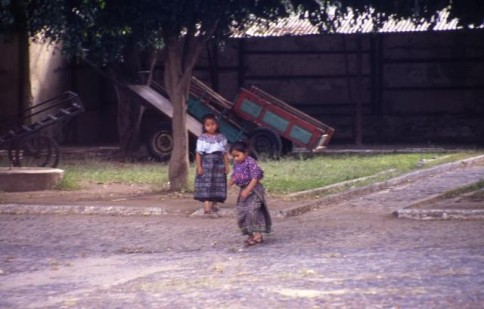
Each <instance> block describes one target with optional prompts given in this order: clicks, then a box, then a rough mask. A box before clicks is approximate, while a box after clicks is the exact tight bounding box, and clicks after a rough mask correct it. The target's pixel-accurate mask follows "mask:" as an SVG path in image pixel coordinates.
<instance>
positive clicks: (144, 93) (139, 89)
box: [128, 85, 202, 136]
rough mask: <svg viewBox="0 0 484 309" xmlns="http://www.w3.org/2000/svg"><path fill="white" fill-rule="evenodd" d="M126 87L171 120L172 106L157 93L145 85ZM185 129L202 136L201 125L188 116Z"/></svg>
mask: <svg viewBox="0 0 484 309" xmlns="http://www.w3.org/2000/svg"><path fill="white" fill-rule="evenodd" d="M128 87H129V89H131V90H132V91H133V92H134V93H136V94H137V95H139V96H140V97H141V98H143V99H144V100H145V101H146V102H148V103H149V104H151V105H152V106H153V107H155V108H156V109H157V110H159V111H160V112H162V113H163V114H165V115H166V116H168V117H170V118H173V105H172V104H171V102H170V100H168V99H167V98H166V97H164V96H163V95H161V94H160V93H159V92H158V91H156V90H154V89H153V88H151V87H150V86H147V85H128ZM187 129H188V131H189V132H190V133H192V134H193V135H195V136H200V135H201V134H202V124H201V123H200V122H198V120H196V119H195V118H193V117H192V116H190V115H187Z"/></svg>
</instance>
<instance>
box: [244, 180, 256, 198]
mask: <svg viewBox="0 0 484 309" xmlns="http://www.w3.org/2000/svg"><path fill="white" fill-rule="evenodd" d="M258 182H259V179H257V178H252V179H251V181H250V182H249V184H248V185H247V187H245V189H244V190H242V192H240V195H241V196H242V198H244V199H245V198H247V197H248V196H249V195H250V194H251V193H252V190H253V189H254V188H255V186H256V185H257V183H258Z"/></svg>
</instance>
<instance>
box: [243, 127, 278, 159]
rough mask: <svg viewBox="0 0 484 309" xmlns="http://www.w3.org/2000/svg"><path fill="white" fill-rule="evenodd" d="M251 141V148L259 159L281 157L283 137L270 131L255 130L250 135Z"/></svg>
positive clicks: (263, 129)
mask: <svg viewBox="0 0 484 309" xmlns="http://www.w3.org/2000/svg"><path fill="white" fill-rule="evenodd" d="M249 141H250V147H251V148H252V150H253V151H254V152H255V154H256V155H257V157H258V158H268V159H278V158H279V157H280V156H281V153H282V141H281V137H280V136H279V135H278V134H277V133H275V132H274V131H272V130H270V129H267V128H257V129H254V130H253V131H252V132H251V134H250V137H249Z"/></svg>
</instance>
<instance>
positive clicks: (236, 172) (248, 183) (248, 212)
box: [229, 142, 272, 246]
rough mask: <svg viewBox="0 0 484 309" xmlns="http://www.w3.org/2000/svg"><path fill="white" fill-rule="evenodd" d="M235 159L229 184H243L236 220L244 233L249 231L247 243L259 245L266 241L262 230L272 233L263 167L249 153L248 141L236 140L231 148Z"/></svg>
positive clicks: (238, 200) (246, 233)
mask: <svg viewBox="0 0 484 309" xmlns="http://www.w3.org/2000/svg"><path fill="white" fill-rule="evenodd" d="M230 154H231V155H232V157H233V159H234V166H233V171H232V175H231V177H230V181H229V186H232V185H234V184H235V185H237V186H239V187H240V192H239V196H238V198H237V205H236V210H237V224H238V226H239V228H240V230H241V232H242V235H248V237H247V239H246V240H245V242H244V244H245V245H246V246H253V245H258V244H261V243H262V242H263V237H262V233H270V231H271V226H272V219H271V216H270V213H269V210H268V208H267V203H266V201H265V198H264V187H263V186H262V184H261V183H260V180H261V179H262V178H263V177H264V171H263V170H262V169H261V168H260V166H259V165H258V164H257V161H256V160H255V159H254V158H252V157H251V156H250V155H249V149H248V145H247V144H246V143H244V142H236V143H234V144H233V145H232V147H231V148H230Z"/></svg>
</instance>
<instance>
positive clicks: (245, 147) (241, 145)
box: [230, 141, 257, 160]
mask: <svg viewBox="0 0 484 309" xmlns="http://www.w3.org/2000/svg"><path fill="white" fill-rule="evenodd" d="M234 150H235V151H238V152H243V153H246V154H247V155H249V156H251V157H252V158H254V159H256V160H257V155H256V154H255V152H254V151H253V150H252V147H250V144H249V143H247V142H245V141H237V142H235V143H233V144H232V145H230V152H232V151H234Z"/></svg>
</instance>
